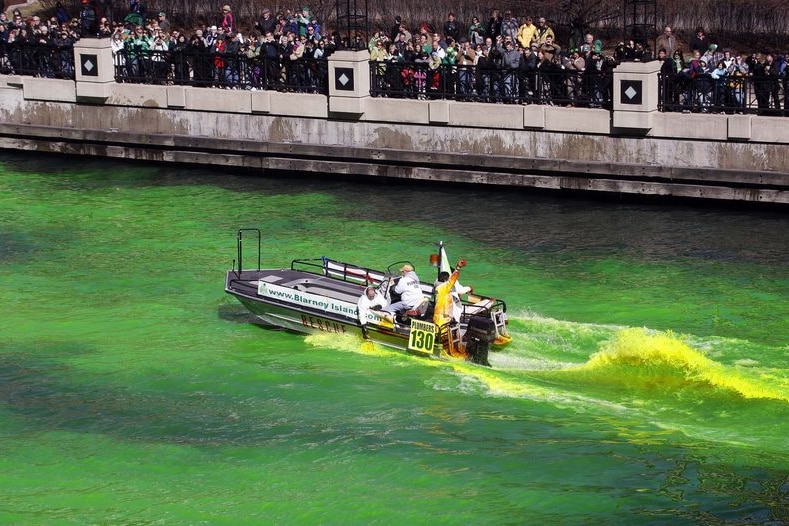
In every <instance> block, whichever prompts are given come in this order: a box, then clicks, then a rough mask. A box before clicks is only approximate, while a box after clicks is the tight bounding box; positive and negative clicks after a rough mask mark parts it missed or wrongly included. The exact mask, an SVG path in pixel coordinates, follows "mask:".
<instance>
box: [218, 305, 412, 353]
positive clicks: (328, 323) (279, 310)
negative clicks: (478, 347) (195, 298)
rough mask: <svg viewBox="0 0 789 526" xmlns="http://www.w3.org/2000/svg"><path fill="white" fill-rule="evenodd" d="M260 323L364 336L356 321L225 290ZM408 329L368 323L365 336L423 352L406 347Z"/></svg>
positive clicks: (316, 331)
mask: <svg viewBox="0 0 789 526" xmlns="http://www.w3.org/2000/svg"><path fill="white" fill-rule="evenodd" d="M227 292H228V293H229V294H232V295H233V296H235V297H236V298H237V299H238V300H239V302H240V303H241V304H242V305H243V306H244V307H245V308H246V309H247V310H248V311H249V312H250V313H252V314H253V315H254V316H255V317H256V318H257V319H258V320H260V321H261V322H262V323H263V324H265V325H268V326H271V327H279V328H283V329H286V330H290V331H294V332H299V333H303V334H336V335H343V336H351V337H357V338H359V339H360V340H361V339H363V338H364V334H363V333H362V326H361V324H360V323H358V322H354V321H351V320H349V319H343V318H340V317H338V316H329V315H326V314H321V313H317V312H311V311H309V310H307V309H298V308H294V307H292V306H285V305H277V304H274V303H272V302H268V301H263V300H261V299H259V298H251V297H247V296H243V295H239V294H236V293H234V292H233V291H232V290H227ZM408 336H409V335H408V332H407V331H401V332H398V331H396V330H394V329H391V330H388V329H385V328H382V327H378V326H372V325H368V327H367V339H368V340H370V341H372V342H375V343H377V344H380V345H383V346H386V347H390V348H392V349H397V350H399V351H405V352H409V353H415V354H420V355H422V354H427V353H421V352H417V351H413V350H409V349H408Z"/></svg>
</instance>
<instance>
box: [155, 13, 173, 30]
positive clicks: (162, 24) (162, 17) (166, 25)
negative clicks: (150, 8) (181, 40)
mask: <svg viewBox="0 0 789 526" xmlns="http://www.w3.org/2000/svg"><path fill="white" fill-rule="evenodd" d="M158 23H159V29H161V30H162V31H167V32H168V33H169V32H170V21H169V20H167V13H165V12H164V11H159V19H158Z"/></svg>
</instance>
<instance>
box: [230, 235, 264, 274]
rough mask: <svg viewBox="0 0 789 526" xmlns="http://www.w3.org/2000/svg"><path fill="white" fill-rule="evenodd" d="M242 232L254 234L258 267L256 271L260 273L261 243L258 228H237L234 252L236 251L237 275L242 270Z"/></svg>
mask: <svg viewBox="0 0 789 526" xmlns="http://www.w3.org/2000/svg"><path fill="white" fill-rule="evenodd" d="M244 232H255V233H256V234H257V239H258V266H257V271H258V272H260V252H261V243H262V234H261V232H260V229H259V228H239V229H238V232H237V233H236V250H237V251H238V271H239V273H240V272H242V271H243V270H244V263H243V258H244V246H243V245H244Z"/></svg>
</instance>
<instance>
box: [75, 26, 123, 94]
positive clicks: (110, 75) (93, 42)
mask: <svg viewBox="0 0 789 526" xmlns="http://www.w3.org/2000/svg"><path fill="white" fill-rule="evenodd" d="M74 79H75V80H76V83H77V101H81V102H90V103H94V104H104V102H105V101H106V100H107V97H109V93H110V89H109V88H110V85H111V84H112V83H114V82H115V63H114V61H113V58H112V47H111V42H110V39H109V38H82V39H80V40H78V41H77V42H75V43H74Z"/></svg>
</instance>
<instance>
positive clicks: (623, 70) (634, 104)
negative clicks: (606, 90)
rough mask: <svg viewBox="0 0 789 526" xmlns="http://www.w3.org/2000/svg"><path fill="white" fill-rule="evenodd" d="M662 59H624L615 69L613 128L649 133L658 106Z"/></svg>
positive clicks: (633, 132) (625, 131)
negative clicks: (633, 60)
mask: <svg viewBox="0 0 789 526" xmlns="http://www.w3.org/2000/svg"><path fill="white" fill-rule="evenodd" d="M660 66H661V62H660V61H658V60H653V61H652V62H623V63H622V64H620V65H619V66H617V67H616V69H615V70H614V129H615V130H616V131H618V132H624V133H632V134H637V135H646V134H647V133H649V131H650V130H651V129H652V119H653V117H654V116H655V115H656V114H657V110H658V85H659V82H658V73H659V72H660Z"/></svg>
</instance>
